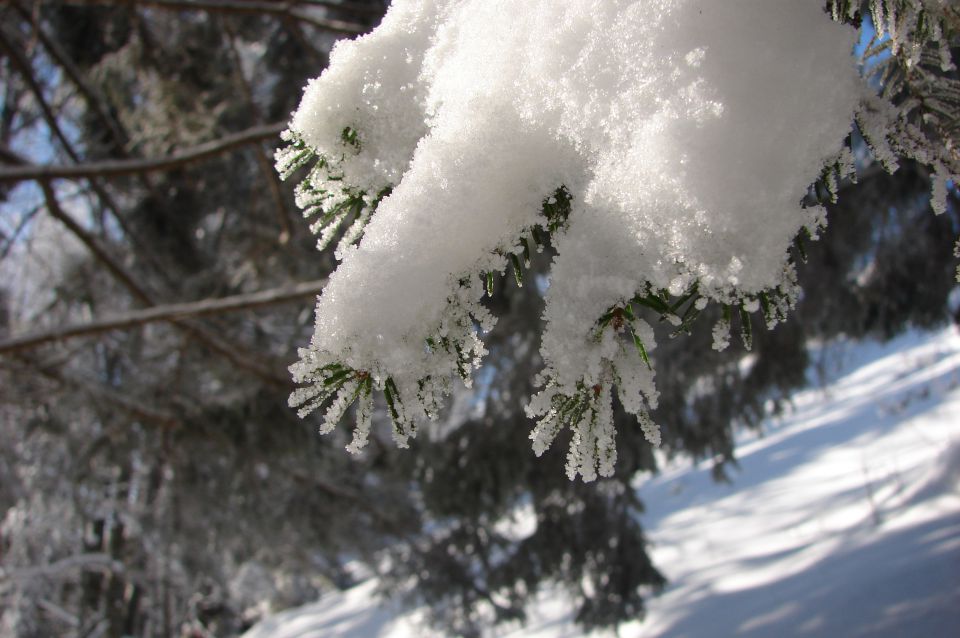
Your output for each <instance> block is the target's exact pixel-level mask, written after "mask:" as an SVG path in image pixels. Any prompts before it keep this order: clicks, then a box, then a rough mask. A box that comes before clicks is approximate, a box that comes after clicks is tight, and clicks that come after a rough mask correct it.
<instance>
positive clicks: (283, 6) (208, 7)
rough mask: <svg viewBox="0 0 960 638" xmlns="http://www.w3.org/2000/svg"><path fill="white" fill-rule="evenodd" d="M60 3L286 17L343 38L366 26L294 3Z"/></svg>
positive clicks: (65, 0) (66, 0)
mask: <svg viewBox="0 0 960 638" xmlns="http://www.w3.org/2000/svg"><path fill="white" fill-rule="evenodd" d="M59 1H60V2H62V3H64V4H84V5H98V4H99V5H104V4H109V5H120V6H130V7H150V8H153V9H167V10H172V11H207V12H210V13H214V12H218V13H240V14H250V15H278V16H290V17H292V18H296V19H297V20H299V21H300V22H304V23H306V24H309V25H311V26H314V27H317V28H318V29H323V30H324V31H331V32H333V33H344V34H347V35H359V34H361V33H366V32H367V31H368V30H369V27H367V26H366V25H363V24H358V23H356V22H347V21H345V20H334V19H330V18H318V17H315V16H312V15H310V14H309V13H307V12H305V11H302V10H300V9H297V8H296V4H297V3H296V2H261V1H255V0H59Z"/></svg>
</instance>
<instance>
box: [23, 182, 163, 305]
mask: <svg viewBox="0 0 960 638" xmlns="http://www.w3.org/2000/svg"><path fill="white" fill-rule="evenodd" d="M40 188H42V189H43V199H44V201H45V203H46V205H47V211H48V212H49V213H50V214H51V215H52V216H53V217H54V218H56V219H57V221H59V222H60V223H61V224H63V225H64V226H66V227H67V229H68V230H69V231H70V232H71V233H73V235H74V236H75V237H76V238H77V239H79V240H80V242H81V243H83V245H84V246H86V247H87V250H89V251H90V252H91V253H93V255H94V257H96V258H97V260H98V261H100V263H102V264H103V265H104V266H106V268H107V270H109V271H110V274H111V275H113V277H114V278H115V279H117V281H119V282H120V283H122V284H123V285H124V286H125V287H126V288H127V290H129V291H130V292H131V293H132V294H133V296H134V297H136V298H137V299H138V300H139V301H140V302H141V303H143V304H145V305H148V306H151V305H153V301H152V299H151V298H150V295H149V293H147V291H146V290H144V289H143V287H141V286H140V284H138V283H137V282H136V281H135V280H134V279H133V277H132V276H130V274H129V273H127V271H126V270H125V269H124V268H123V266H121V265H120V264H119V263H118V262H117V261H116V260H115V259H114V258H113V257H111V256H110V255H109V254H107V252H106V251H105V250H104V249H103V248H101V246H100V244H99V243H97V241H96V240H95V239H94V238H93V235H91V234H90V233H88V232H87V231H86V230H85V229H84V228H83V227H82V226H81V225H80V224H78V223H77V222H76V220H74V219H73V218H72V217H70V215H68V214H67V212H66V211H65V210H63V208H62V207H61V206H60V202H59V201H58V200H57V196H56V194H54V192H53V187H52V186H50V182H48V181H41V182H40Z"/></svg>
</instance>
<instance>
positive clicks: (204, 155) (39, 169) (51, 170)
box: [0, 122, 287, 183]
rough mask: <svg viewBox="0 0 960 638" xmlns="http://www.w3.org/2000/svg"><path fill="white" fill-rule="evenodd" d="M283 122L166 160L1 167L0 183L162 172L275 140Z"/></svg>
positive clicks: (250, 130) (160, 158) (229, 137)
mask: <svg viewBox="0 0 960 638" xmlns="http://www.w3.org/2000/svg"><path fill="white" fill-rule="evenodd" d="M286 126H287V125H286V123H284V122H277V123H274V124H264V125H263V126H255V127H253V128H249V129H247V130H245V131H240V132H239V133H234V134H232V135H227V136H225V137H222V138H220V139H217V140H211V141H209V142H204V143H203V144H198V145H197V146H194V147H193V148H190V149H187V150H186V151H182V152H180V153H174V154H173V155H170V156H168V157H158V158H155V159H131V160H104V161H96V162H87V163H84V164H77V165H74V166H52V165H47V166H41V165H38V164H26V165H22V166H11V167H3V168H0V183H9V182H21V181H25V180H40V181H44V180H50V179H88V178H91V177H116V176H120V175H135V174H138V173H148V172H151V171H165V170H170V169H173V168H177V167H180V166H184V165H186V164H191V163H193V162H199V161H202V160H206V159H210V158H212V157H216V156H218V155H221V154H223V153H226V152H227V151H231V150H233V149H235V148H239V147H241V146H246V145H247V144H254V143H257V142H261V141H263V140H266V139H270V138H274V137H277V136H278V135H279V134H280V132H281V131H283V129H285V128H286Z"/></svg>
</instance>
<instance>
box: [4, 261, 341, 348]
mask: <svg viewBox="0 0 960 638" xmlns="http://www.w3.org/2000/svg"><path fill="white" fill-rule="evenodd" d="M326 283H327V280H326V279H318V280H315V281H306V282H303V283H299V284H296V285H294V286H287V287H283V288H273V289H271V290H261V291H259V292H254V293H248V294H243V295H233V296H231V297H221V298H220V299H203V300H200V301H191V302H187V303H175V304H165V305H162V306H153V307H151V308H144V309H142V310H134V311H131V312H126V313H122V314H118V315H114V316H112V317H104V318H102V319H97V320H94V321H90V322H88V323H82V324H77V325H72V326H63V327H61V328H56V329H54V330H49V331H44V332H35V333H32V334H27V335H22V336H17V337H14V338H12V339H8V340H6V341H0V353H5V352H13V351H17V350H24V349H27V348H33V347H36V346H39V345H42V344H45V343H50V342H53V341H62V340H64V339H71V338H73V337H81V336H85V335H91V334H98V333H101V332H107V331H109V330H124V329H127V328H133V327H136V326H140V325H143V324H147V323H153V322H156V321H173V320H176V319H184V318H186V317H200V316H204V315H213V314H219V313H223V312H231V311H234V310H245V309H249V308H258V307H262V306H270V305H276V304H281V303H286V302H288V301H293V300H295V299H301V298H303V297H309V296H310V295H316V294H319V293H320V291H321V290H323V287H324V285H326Z"/></svg>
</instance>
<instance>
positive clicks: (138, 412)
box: [11, 353, 181, 429]
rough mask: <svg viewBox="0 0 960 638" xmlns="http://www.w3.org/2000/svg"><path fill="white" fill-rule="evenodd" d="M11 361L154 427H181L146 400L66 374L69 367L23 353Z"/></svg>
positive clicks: (168, 414)
mask: <svg viewBox="0 0 960 638" xmlns="http://www.w3.org/2000/svg"><path fill="white" fill-rule="evenodd" d="M11 358H12V359H14V360H15V361H19V362H20V363H21V364H22V365H24V366H28V367H29V368H30V369H31V370H35V371H36V372H37V373H39V374H41V375H43V376H44V377H47V378H48V379H50V380H51V381H53V382H54V383H58V384H60V385H62V386H67V387H68V388H69V389H72V390H80V391H82V392H85V393H87V395H89V396H90V397H94V398H97V399H100V400H102V401H105V402H107V403H109V404H110V405H112V406H114V407H116V408H119V409H120V410H123V411H124V412H126V413H128V414H129V415H130V416H132V417H134V418H135V419H138V420H140V421H141V422H142V423H152V424H154V425H158V426H160V427H162V428H168V429H175V428H178V427H180V426H181V421H180V419H179V418H178V417H177V416H176V415H174V414H171V413H169V412H165V411H161V410H158V409H156V408H152V407H148V406H147V404H146V403H145V402H144V401H143V400H140V399H137V398H131V397H129V396H127V395H125V394H121V393H119V392H117V391H115V390H113V389H112V388H110V387H109V386H107V385H104V384H101V383H91V382H89V381H86V380H84V379H81V378H79V377H74V376H71V375H68V374H67V373H66V372H65V366H64V365H63V363H62V362H45V361H38V360H35V359H34V358H33V357H30V356H28V355H25V354H23V353H12V355H11Z"/></svg>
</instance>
